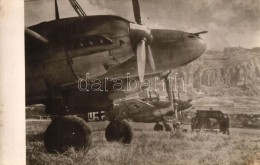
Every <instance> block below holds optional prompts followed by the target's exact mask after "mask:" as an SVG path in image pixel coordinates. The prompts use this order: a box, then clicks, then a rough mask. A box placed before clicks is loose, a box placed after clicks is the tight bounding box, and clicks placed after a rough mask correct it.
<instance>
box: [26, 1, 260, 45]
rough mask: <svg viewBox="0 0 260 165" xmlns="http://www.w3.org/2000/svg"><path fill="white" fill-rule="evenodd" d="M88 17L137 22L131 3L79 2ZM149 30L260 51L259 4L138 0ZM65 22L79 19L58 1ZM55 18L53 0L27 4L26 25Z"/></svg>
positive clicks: (256, 2) (208, 42) (209, 43)
mask: <svg viewBox="0 0 260 165" xmlns="http://www.w3.org/2000/svg"><path fill="white" fill-rule="evenodd" d="M78 2H79V4H80V5H81V6H82V8H83V9H84V11H85V12H86V14H87V15H100V14H112V15H119V16H122V17H124V18H127V19H129V20H131V21H134V17H133V12H132V2H131V0H78ZM139 3H140V6H141V12H142V19H143V22H144V23H145V24H146V25H147V26H148V27H150V28H163V29H176V30H182V31H187V32H198V31H203V30H208V31H209V33H208V34H203V35H202V38H204V39H205V40H206V42H207V45H208V47H209V48H223V47H227V46H242V47H247V48H251V47H257V46H259V47H260V0H139ZM58 4H59V10H60V16H61V17H62V18H65V17H72V16H77V15H76V13H75V11H74V10H73V8H72V7H71V6H70V3H69V1H68V0H58ZM54 18H55V15H54V0H37V1H30V2H25V25H26V26H29V25H34V24H37V23H40V22H42V21H48V20H52V19H54Z"/></svg>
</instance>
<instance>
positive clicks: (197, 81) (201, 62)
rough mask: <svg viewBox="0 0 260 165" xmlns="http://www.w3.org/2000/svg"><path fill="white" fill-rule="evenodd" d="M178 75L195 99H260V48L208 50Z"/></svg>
mask: <svg viewBox="0 0 260 165" xmlns="http://www.w3.org/2000/svg"><path fill="white" fill-rule="evenodd" d="M176 72H178V75H179V76H180V77H182V78H184V81H185V83H186V85H187V89H188V91H192V92H191V95H192V96H193V97H195V96H198V95H203V96H259V95H260V48H254V49H245V48H239V47H233V48H225V49H223V50H208V51H207V52H205V53H204V54H203V55H202V56H201V57H200V58H199V59H198V60H196V61H194V62H192V63H191V64H188V65H187V66H185V67H182V68H180V69H178V70H177V71H176Z"/></svg>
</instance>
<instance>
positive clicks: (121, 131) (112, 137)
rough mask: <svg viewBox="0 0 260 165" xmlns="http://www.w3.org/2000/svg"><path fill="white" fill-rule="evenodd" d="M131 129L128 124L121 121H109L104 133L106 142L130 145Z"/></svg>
mask: <svg viewBox="0 0 260 165" xmlns="http://www.w3.org/2000/svg"><path fill="white" fill-rule="evenodd" d="M133 135H134V134H133V129H132V127H131V126H130V124H129V123H128V122H127V121H125V120H123V121H119V120H113V121H111V122H110V123H109V124H108V126H107V128H106V132H105V136H106V139H107V141H109V142H110V141H118V142H119V141H121V142H123V143H127V144H129V143H131V141H132V139H133Z"/></svg>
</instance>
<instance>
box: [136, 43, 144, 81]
mask: <svg viewBox="0 0 260 165" xmlns="http://www.w3.org/2000/svg"><path fill="white" fill-rule="evenodd" d="M136 53H137V69H138V76H139V80H140V82H143V81H144V73H145V60H146V53H145V39H142V40H141V41H140V42H139V43H138V45H137V52H136Z"/></svg>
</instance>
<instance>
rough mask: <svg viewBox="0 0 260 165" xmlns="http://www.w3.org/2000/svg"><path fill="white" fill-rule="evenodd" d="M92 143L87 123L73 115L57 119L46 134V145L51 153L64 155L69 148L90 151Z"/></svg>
mask: <svg viewBox="0 0 260 165" xmlns="http://www.w3.org/2000/svg"><path fill="white" fill-rule="evenodd" d="M91 142H92V139H91V131H90V129H89V127H88V125H87V123H86V122H85V121H84V120H83V119H81V118H79V117H76V116H72V115H68V116H62V117H59V118H57V119H55V120H54V121H52V122H51V124H50V125H49V126H48V128H47V129H46V131H45V133H44V145H45V148H46V150H47V151H48V152H50V153H56V152H61V153H62V152H65V151H67V150H68V148H69V147H74V148H75V149H76V150H79V149H84V150H85V151H88V150H89V148H90V146H91Z"/></svg>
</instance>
